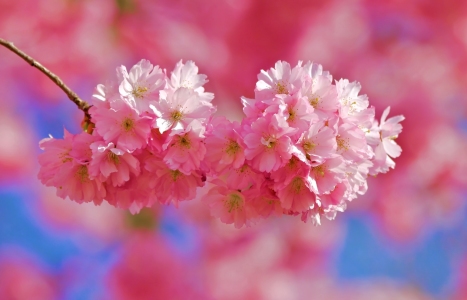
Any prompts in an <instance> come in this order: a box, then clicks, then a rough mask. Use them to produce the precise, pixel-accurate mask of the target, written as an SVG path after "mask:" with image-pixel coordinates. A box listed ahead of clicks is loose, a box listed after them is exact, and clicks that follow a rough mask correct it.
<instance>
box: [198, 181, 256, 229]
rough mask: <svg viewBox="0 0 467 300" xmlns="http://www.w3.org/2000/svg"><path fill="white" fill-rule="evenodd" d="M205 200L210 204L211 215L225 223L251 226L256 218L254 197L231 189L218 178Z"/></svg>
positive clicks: (239, 226) (236, 225) (238, 226)
mask: <svg viewBox="0 0 467 300" xmlns="http://www.w3.org/2000/svg"><path fill="white" fill-rule="evenodd" d="M213 183H214V184H217V186H215V187H213V188H212V189H211V190H210V191H209V192H208V193H207V195H206V196H205V197H204V198H203V201H204V202H206V203H207V204H208V205H209V208H210V210H211V215H212V216H214V217H218V218H219V219H220V220H221V221H222V222H223V223H226V224H234V225H235V228H241V227H242V226H243V225H246V226H247V227H249V226H250V225H251V224H252V223H253V221H254V219H255V218H256V213H255V210H254V208H253V206H252V204H251V201H252V199H251V198H248V196H247V195H248V193H247V195H245V194H244V193H242V192H239V191H237V190H232V189H229V188H227V187H226V186H225V184H224V183H223V182H222V181H220V180H217V181H215V182H213Z"/></svg>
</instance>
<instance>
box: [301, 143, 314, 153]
mask: <svg viewBox="0 0 467 300" xmlns="http://www.w3.org/2000/svg"><path fill="white" fill-rule="evenodd" d="M302 147H303V150H305V152H311V151H313V150H314V149H315V148H316V144H315V143H313V142H312V141H305V142H303V144H302Z"/></svg>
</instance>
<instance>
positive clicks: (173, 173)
mask: <svg viewBox="0 0 467 300" xmlns="http://www.w3.org/2000/svg"><path fill="white" fill-rule="evenodd" d="M181 175H183V174H182V172H180V171H179V170H170V176H171V177H172V180H173V181H177V179H178V178H179V177H180V176H181Z"/></svg>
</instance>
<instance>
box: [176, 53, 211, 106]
mask: <svg viewBox="0 0 467 300" xmlns="http://www.w3.org/2000/svg"><path fill="white" fill-rule="evenodd" d="M206 78H207V76H206V75H204V74H198V67H197V66H196V64H195V63H194V62H193V61H191V60H189V61H187V62H186V63H185V64H184V63H183V62H182V61H181V60H180V61H179V62H178V63H177V65H176V66H175V69H174V70H173V72H172V74H171V76H170V81H169V88H170V89H172V90H178V89H179V88H187V89H191V90H194V91H195V92H196V93H197V94H198V96H199V97H200V98H201V99H202V100H203V101H207V102H210V101H211V100H212V99H213V98H214V94H212V93H206V92H204V88H203V85H204V84H205V83H206V82H208V80H207V79H206Z"/></svg>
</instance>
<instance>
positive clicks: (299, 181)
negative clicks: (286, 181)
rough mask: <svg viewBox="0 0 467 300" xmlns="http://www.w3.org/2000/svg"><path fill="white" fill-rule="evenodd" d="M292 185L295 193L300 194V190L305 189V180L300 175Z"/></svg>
mask: <svg viewBox="0 0 467 300" xmlns="http://www.w3.org/2000/svg"><path fill="white" fill-rule="evenodd" d="M290 187H291V189H292V192H294V193H295V194H300V192H301V191H302V189H303V180H302V179H301V178H300V177H295V178H294V179H293V180H292V182H291V184H290Z"/></svg>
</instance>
